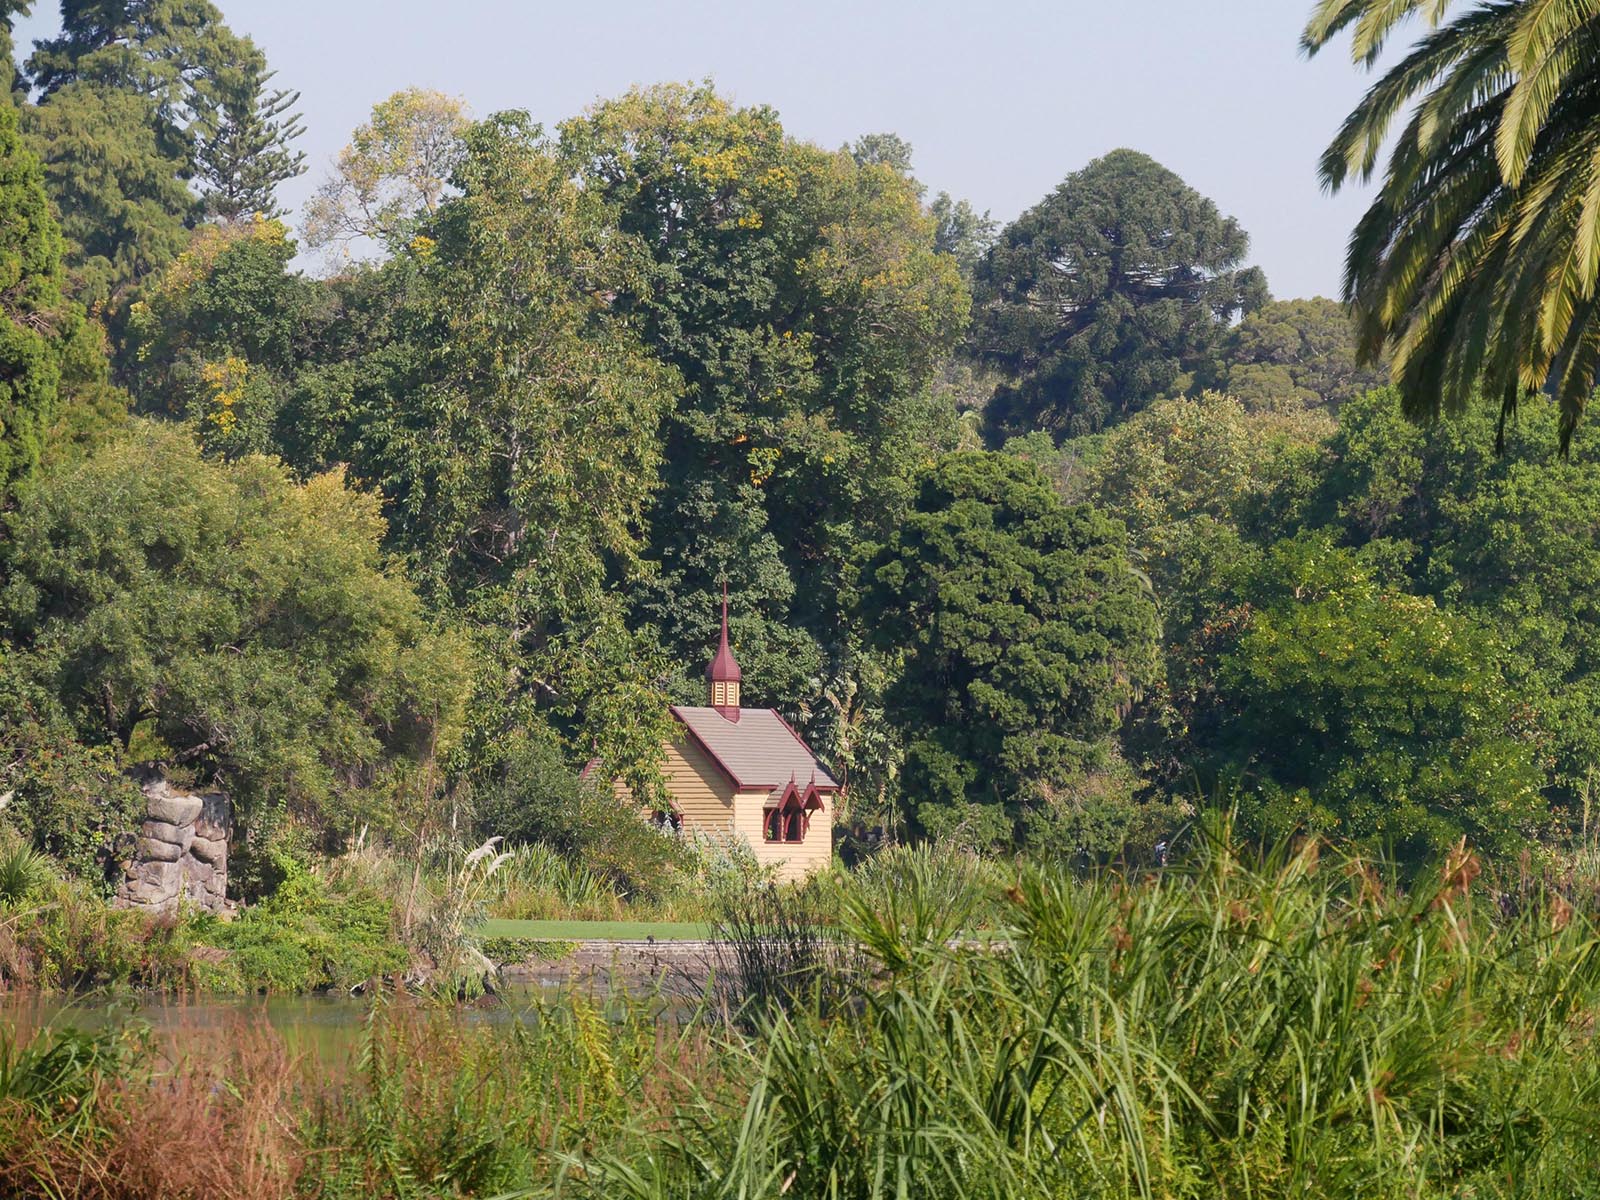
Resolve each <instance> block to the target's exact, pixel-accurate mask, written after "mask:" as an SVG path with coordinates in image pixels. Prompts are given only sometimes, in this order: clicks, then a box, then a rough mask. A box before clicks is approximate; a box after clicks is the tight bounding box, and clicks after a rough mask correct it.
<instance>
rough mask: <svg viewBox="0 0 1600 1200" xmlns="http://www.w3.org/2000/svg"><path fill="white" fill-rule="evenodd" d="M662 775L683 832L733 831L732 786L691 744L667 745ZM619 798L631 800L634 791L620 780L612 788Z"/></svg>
mask: <svg viewBox="0 0 1600 1200" xmlns="http://www.w3.org/2000/svg"><path fill="white" fill-rule="evenodd" d="M666 751H667V753H666V761H664V762H663V763H662V764H661V773H662V774H663V775H664V776H666V780H667V794H668V795H669V796H671V797H672V802H673V803H674V804H676V805H677V806H678V812H679V813H681V814H682V815H683V825H684V828H685V829H702V830H704V831H705V832H707V833H728V832H730V831H731V830H732V829H733V791H734V789H733V784H732V783H730V782H729V781H728V777H727V776H726V775H724V774H723V773H722V772H721V771H719V770H718V769H717V765H716V763H714V762H712V761H711V758H710V756H709V755H707V754H706V752H705V751H704V750H702V749H700V747H699V746H697V745H695V743H694V742H692V741H690V740H689V739H687V738H686V739H684V740H683V741H682V742H668V743H667V745H666ZM613 786H614V787H615V789H616V793H617V795H618V797H620V798H621V799H623V800H631V799H633V792H632V791H631V790H630V789H629V788H628V785H627V784H625V783H623V782H622V781H621V780H620V779H619V780H617V781H616V783H615V784H614V785H613Z"/></svg>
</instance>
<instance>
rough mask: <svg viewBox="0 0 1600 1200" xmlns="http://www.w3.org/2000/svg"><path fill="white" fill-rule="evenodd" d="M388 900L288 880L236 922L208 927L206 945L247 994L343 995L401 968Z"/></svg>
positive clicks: (404, 958) (359, 888) (315, 880)
mask: <svg viewBox="0 0 1600 1200" xmlns="http://www.w3.org/2000/svg"><path fill="white" fill-rule="evenodd" d="M396 930H397V925H396V920H395V908H394V901H393V899H392V898H391V897H389V896H386V895H383V894H380V893H379V892H377V891H375V890H373V889H371V888H370V887H368V886H366V885H364V884H362V883H360V882H358V881H354V880H340V881H339V882H338V883H337V885H330V884H329V883H328V882H327V881H325V880H323V879H322V878H321V877H320V876H317V875H309V874H308V875H299V876H296V877H294V878H292V879H290V880H289V881H288V882H287V883H285V884H284V886H283V887H282V888H280V889H279V890H278V893H277V894H276V895H275V896H273V897H272V898H271V899H270V900H266V901H263V902H262V903H260V904H256V905H253V906H251V907H250V908H248V909H246V910H245V911H244V912H243V913H241V914H240V915H239V917H238V919H237V920H235V921H232V922H230V923H226V924H225V923H222V922H217V923H214V924H212V925H210V926H208V928H207V930H206V934H205V937H206V940H207V941H208V942H210V943H211V944H213V945H215V946H217V947H219V948H221V949H223V950H226V951H228V952H229V959H230V963H231V966H232V968H233V969H234V970H236V971H237V972H238V977H239V980H240V982H241V983H242V984H243V985H244V987H245V988H246V989H247V990H249V991H254V992H288V993H294V992H311V991H319V990H323V989H328V988H341V989H349V988H352V987H354V986H356V985H358V984H361V983H365V982H368V981H369V980H373V979H380V978H383V977H385V976H389V975H394V974H396V973H398V972H400V971H402V970H404V969H405V967H406V965H407V964H408V963H409V961H410V954H409V953H408V951H407V950H406V949H405V947H404V946H403V945H402V944H401V942H400V939H399V937H398V935H397V932H396Z"/></svg>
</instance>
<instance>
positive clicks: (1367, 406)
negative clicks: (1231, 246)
mask: <svg viewBox="0 0 1600 1200" xmlns="http://www.w3.org/2000/svg"><path fill="white" fill-rule="evenodd" d="M1558 423H1559V417H1558V412H1557V408H1556V405H1555V404H1553V403H1552V402H1550V401H1548V400H1543V399H1540V400H1530V401H1527V402H1525V404H1524V405H1523V407H1522V409H1521V410H1520V411H1519V415H1518V419H1517V420H1516V422H1515V423H1514V424H1513V425H1512V426H1511V427H1510V428H1509V429H1508V430H1507V431H1506V443H1505V448H1504V452H1503V453H1501V454H1496V453H1495V452H1494V449H1493V435H1494V427H1495V416H1494V414H1493V413H1492V412H1489V411H1485V410H1482V409H1478V410H1474V411H1472V412H1470V413H1469V414H1467V415H1466V416H1464V417H1463V418H1462V419H1461V420H1459V421H1454V422H1450V423H1447V424H1440V425H1437V426H1434V427H1430V428H1427V429H1422V428H1418V427H1417V426H1415V425H1413V424H1411V423H1410V422H1408V421H1406V420H1405V419H1404V418H1403V416H1402V415H1401V409H1400V404H1399V398H1398V397H1397V396H1396V394H1395V393H1394V392H1393V391H1392V390H1386V391H1383V392H1377V393H1373V394H1371V395H1369V396H1367V397H1364V398H1362V399H1360V400H1357V401H1353V402H1352V403H1351V404H1350V405H1347V406H1346V409H1345V411H1344V412H1343V413H1342V414H1341V417H1340V427H1339V431H1338V433H1337V435H1336V436H1335V437H1334V438H1333V439H1332V442H1331V444H1330V451H1331V455H1330V457H1331V464H1332V465H1331V469H1330V470H1329V471H1328V472H1327V474H1326V476H1325V477H1324V479H1323V481H1322V483H1321V486H1320V487H1319V489H1318V491H1317V494H1316V496H1315V500H1316V506H1315V509H1314V510H1313V512H1312V513H1311V514H1310V517H1309V519H1310V520H1311V521H1314V522H1317V523H1323V524H1326V525H1327V526H1328V527H1330V528H1331V529H1332V530H1333V531H1334V532H1335V533H1336V534H1337V536H1339V537H1340V538H1342V539H1343V540H1344V541H1345V542H1347V543H1349V544H1351V545H1355V546H1359V547H1362V548H1363V550H1364V551H1365V552H1367V553H1369V554H1373V555H1381V556H1383V557H1384V558H1385V559H1386V560H1388V561H1389V562H1391V563H1393V564H1394V570H1395V572H1396V573H1397V574H1399V576H1400V577H1401V578H1403V579H1404V580H1405V581H1406V582H1407V586H1408V587H1409V588H1410V589H1411V590H1414V591H1418V592H1421V593H1424V594H1427V595H1429V596H1432V597H1433V598H1434V599H1436V600H1437V601H1438V602H1439V603H1440V604H1443V605H1446V606H1449V607H1450V608H1452V609H1457V610H1460V611H1463V612H1468V613H1472V614H1475V615H1476V617H1477V619H1479V620H1481V621H1483V622H1485V623H1488V624H1490V625H1491V626H1492V627H1493V628H1494V629H1495V630H1496V632H1497V634H1498V635H1499V637H1500V639H1501V640H1502V643H1503V646H1504V649H1503V661H1504V668H1505V670H1506V671H1507V672H1508V673H1509V674H1510V676H1511V677H1512V678H1513V679H1514V680H1516V681H1517V682H1518V684H1519V686H1522V687H1525V688H1526V689H1527V690H1528V691H1529V692H1530V693H1533V694H1540V695H1543V696H1547V697H1548V699H1547V700H1546V701H1544V702H1543V703H1542V704H1541V713H1540V719H1541V729H1542V731H1543V732H1544V734H1545V736H1546V737H1547V739H1548V744H1549V753H1550V759H1551V762H1550V764H1549V765H1550V772H1551V778H1550V785H1551V786H1550V789H1549V792H1550V795H1551V798H1552V799H1553V800H1554V801H1555V802H1557V803H1558V804H1560V805H1563V806H1567V807H1569V808H1570V809H1571V810H1572V812H1573V814H1574V822H1575V823H1576V822H1577V821H1579V820H1581V817H1580V816H1578V810H1579V809H1580V808H1581V806H1582V805H1583V803H1584V800H1585V797H1587V796H1589V795H1590V794H1591V793H1592V790H1593V780H1592V772H1593V767H1592V764H1593V763H1594V762H1595V759H1596V755H1597V754H1600V736H1597V733H1596V731H1597V730H1600V674H1597V672H1600V610H1597V609H1596V607H1595V602H1594V596H1595V594H1596V592H1595V589H1596V588H1597V587H1600V525H1597V523H1596V518H1595V515H1594V514H1595V513H1596V512H1597V511H1600V507H1597V506H1600V453H1597V451H1596V449H1595V447H1594V446H1593V445H1592V440H1591V439H1590V438H1587V437H1585V436H1583V433H1582V431H1581V430H1580V431H1579V432H1578V434H1577V436H1575V438H1574V440H1573V442H1572V444H1571V447H1570V454H1569V455H1568V456H1567V457H1566V458H1562V457H1560V456H1559V455H1558V454H1557V450H1556V444H1557V438H1556V430H1557V427H1558Z"/></svg>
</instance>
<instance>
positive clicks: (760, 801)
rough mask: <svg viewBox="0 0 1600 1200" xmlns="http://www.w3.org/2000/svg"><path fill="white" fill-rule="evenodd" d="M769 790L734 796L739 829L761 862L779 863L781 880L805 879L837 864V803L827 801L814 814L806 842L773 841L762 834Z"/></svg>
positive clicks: (827, 799)
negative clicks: (835, 851) (834, 843)
mask: <svg viewBox="0 0 1600 1200" xmlns="http://www.w3.org/2000/svg"><path fill="white" fill-rule="evenodd" d="M768 795H769V793H768V791H767V790H766V789H762V790H761V791H759V792H740V793H739V794H738V795H737V796H736V797H734V801H733V805H734V813H735V816H734V822H735V828H736V829H738V831H739V832H740V833H741V834H743V835H744V838H745V840H746V841H748V842H749V843H750V846H751V848H752V849H753V850H754V851H755V853H756V861H757V862H759V863H775V864H777V867H778V878H780V879H801V878H803V877H805V876H807V875H809V874H811V872H813V871H820V870H822V869H823V868H825V867H827V866H828V865H829V864H830V863H832V862H833V800H834V798H833V797H832V796H826V797H824V798H823V801H822V803H823V807H822V808H820V809H817V810H816V811H815V812H813V813H812V814H811V827H810V828H809V829H808V830H807V831H806V840H805V841H803V842H769V841H767V839H766V836H765V834H764V833H763V832H762V828H761V823H762V817H763V816H764V815H765V805H766V800H767V796H768Z"/></svg>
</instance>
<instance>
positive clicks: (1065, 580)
mask: <svg viewBox="0 0 1600 1200" xmlns="http://www.w3.org/2000/svg"><path fill="white" fill-rule="evenodd" d="M861 606H862V615H863V619H864V621H865V622H866V624H867V626H868V628H869V629H870V630H871V634H870V636H871V638H872V639H873V641H874V642H876V643H877V644H878V645H880V646H881V647H883V648H885V649H890V650H893V651H896V652H899V653H902V654H904V656H905V661H904V666H903V667H902V669H901V672H900V674H899V677H898V679H897V680H896V682H895V683H894V685H893V686H892V687H891V688H890V691H889V693H888V704H889V708H890V712H891V715H892V716H893V717H894V718H895V719H896V720H897V721H899V722H900V723H901V724H902V726H903V728H905V730H906V736H907V747H906V764H905V772H904V774H905V781H904V786H905V791H906V795H907V798H908V801H909V803H910V804H911V806H912V812H913V817H914V820H915V822H916V824H917V826H918V827H919V828H920V829H921V830H923V831H925V832H927V833H929V834H932V835H935V836H939V835H958V834H959V835H960V836H964V837H966V838H968V839H970V840H974V841H976V842H978V843H979V844H988V843H990V842H996V841H998V842H1004V841H1008V840H1009V839H1010V838H1011V836H1012V833H1013V831H1012V822H1014V821H1015V820H1017V819H1018V818H1019V817H1020V815H1021V813H1022V811H1023V809H1024V808H1025V807H1026V805H1027V802H1028V801H1029V799H1030V798H1033V797H1031V796H1030V791H1032V792H1034V793H1035V795H1036V791H1037V788H1038V786H1039V785H1040V784H1049V783H1052V782H1057V781H1060V780H1062V779H1063V778H1064V777H1066V776H1068V775H1070V774H1071V773H1073V772H1074V771H1078V770H1081V769H1082V768H1083V767H1084V765H1085V764H1086V763H1087V762H1089V761H1091V760H1092V759H1093V758H1094V756H1095V755H1096V753H1097V751H1099V750H1101V749H1103V743H1104V740H1105V739H1106V738H1107V737H1108V736H1109V735H1110V734H1111V733H1112V732H1113V731H1114V730H1115V729H1116V728H1117V726H1118V724H1119V722H1120V720H1121V716H1122V714H1123V712H1124V711H1125V708H1126V706H1127V705H1129V704H1130V703H1131V702H1132V700H1133V699H1134V698H1135V697H1136V696H1137V695H1138V694H1139V692H1140V691H1141V690H1142V689H1143V688H1144V687H1146V686H1147V685H1149V684H1150V683H1151V682H1153V681H1154V679H1155V678H1156V675H1157V655H1156V630H1157V624H1156V610H1155V604H1154V602H1153V600H1152V599H1151V597H1150V595H1149V593H1148V591H1147V589H1146V587H1145V585H1144V584H1143V582H1142V581H1141V580H1140V578H1139V575H1138V573H1137V572H1136V571H1134V569H1133V568H1132V566H1131V564H1130V563H1129V562H1128V559H1127V549H1126V538H1125V535H1124V533H1123V530H1122V527H1121V526H1120V525H1119V524H1118V523H1117V522H1116V521H1114V520H1112V519H1110V518H1108V517H1106V516H1105V515H1104V514H1102V513H1100V512H1098V511H1097V510H1095V509H1094V508H1092V507H1089V506H1087V505H1077V506H1070V505H1067V504H1065V503H1064V502H1063V501H1062V500H1061V499H1060V498H1059V497H1058V496H1057V495H1056V494H1055V492H1054V491H1053V490H1052V488H1051V486H1050V483H1049V481H1048V480H1047V479H1046V478H1045V476H1044V475H1043V474H1042V473H1041V472H1040V471H1039V469H1038V468H1037V467H1034V466H1033V465H1031V464H1029V463H1026V462H1023V461H1021V460H1019V459H1016V458H1012V457H1010V456H1008V455H1003V454H997V453H992V452H983V451H977V452H960V453H955V454H951V455H947V456H945V457H944V458H942V459H941V460H940V461H939V462H938V464H937V465H935V466H934V467H933V468H932V469H930V470H929V471H928V472H927V473H926V474H924V475H923V476H922V478H921V480H920V481H919V485H918V489H917V494H916V500H915V503H914V505H913V508H912V511H911V512H910V513H909V514H908V515H907V516H906V517H905V519H904V520H903V521H902V523H901V525H900V527H899V528H898V529H897V530H896V531H895V533H894V534H893V535H892V536H891V537H890V539H889V540H888V541H887V542H886V543H885V544H884V545H883V547H882V548H881V549H879V550H878V551H877V553H876V554H875V555H873V557H872V558H871V560H870V561H869V562H868V563H867V565H866V567H865V568H864V570H863V572H862V581H861Z"/></svg>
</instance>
